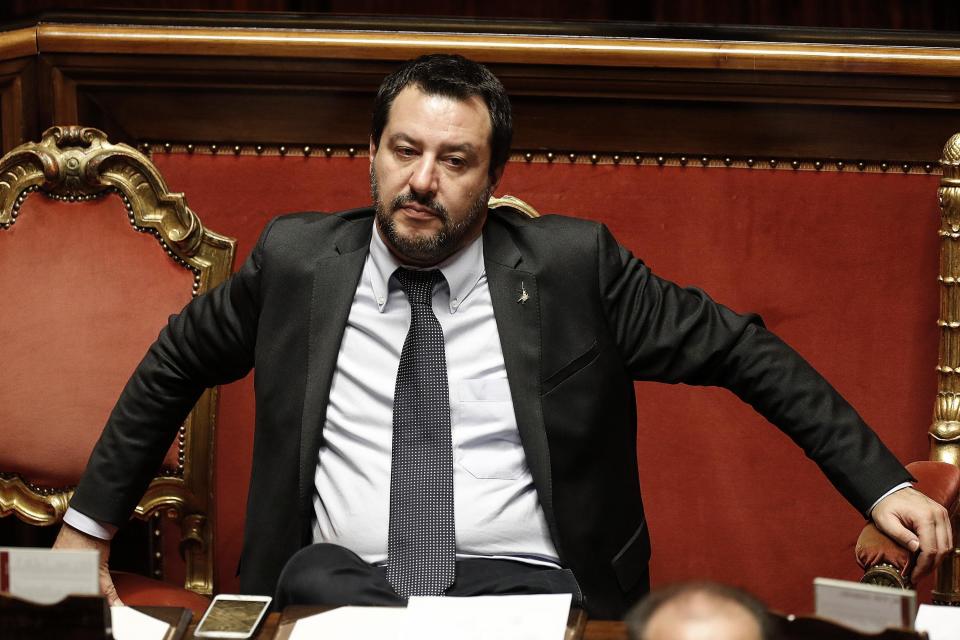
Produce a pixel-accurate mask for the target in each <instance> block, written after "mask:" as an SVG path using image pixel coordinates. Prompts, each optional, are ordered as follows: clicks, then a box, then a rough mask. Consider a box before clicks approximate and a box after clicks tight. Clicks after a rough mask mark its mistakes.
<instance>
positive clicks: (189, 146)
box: [187, 144, 193, 153]
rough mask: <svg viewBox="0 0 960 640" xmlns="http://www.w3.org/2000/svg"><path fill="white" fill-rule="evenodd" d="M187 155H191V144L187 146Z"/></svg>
mask: <svg viewBox="0 0 960 640" xmlns="http://www.w3.org/2000/svg"><path fill="white" fill-rule="evenodd" d="M187 153H193V145H192V144H188V145H187Z"/></svg>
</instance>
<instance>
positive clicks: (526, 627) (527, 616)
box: [403, 593, 570, 640]
mask: <svg viewBox="0 0 960 640" xmlns="http://www.w3.org/2000/svg"><path fill="white" fill-rule="evenodd" d="M569 615H570V594H569V593H566V594H550V595H531V596H477V597H473V598H410V604H409V605H408V606H407V620H406V624H405V625H404V628H405V630H406V635H405V636H404V638H403V640H413V639H415V638H418V639H420V640H450V638H457V640H563V637H564V633H565V632H566V629H567V618H568V617H569Z"/></svg>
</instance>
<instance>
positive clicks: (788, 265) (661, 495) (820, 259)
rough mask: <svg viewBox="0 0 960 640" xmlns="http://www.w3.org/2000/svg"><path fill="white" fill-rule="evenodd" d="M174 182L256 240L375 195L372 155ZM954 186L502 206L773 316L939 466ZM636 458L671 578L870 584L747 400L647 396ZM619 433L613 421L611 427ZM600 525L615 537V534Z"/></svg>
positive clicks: (717, 185)
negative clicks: (566, 221) (940, 329)
mask: <svg viewBox="0 0 960 640" xmlns="http://www.w3.org/2000/svg"><path fill="white" fill-rule="evenodd" d="M154 161H155V162H156V164H157V166H158V167H159V168H160V170H161V171H162V172H163V174H164V175H165V176H166V178H167V180H168V183H169V184H170V186H171V188H173V189H175V190H178V191H184V192H186V193H187V195H188V197H189V199H190V203H191V206H192V207H193V208H194V209H195V210H196V211H199V212H202V214H203V219H204V222H205V223H206V224H208V225H210V226H211V227H212V228H215V229H217V230H218V231H220V232H222V233H225V234H227V235H230V236H233V237H236V238H237V239H238V240H239V252H238V260H237V264H238V265H239V264H241V263H242V261H243V260H244V259H245V258H246V256H247V254H248V253H249V251H250V249H251V247H252V245H253V243H254V242H255V240H256V238H257V236H258V234H259V231H260V229H261V228H262V226H263V224H264V223H265V222H266V221H267V220H268V219H270V218H271V217H273V216H274V215H276V214H278V213H281V212H286V211H294V210H303V209H313V210H326V211H335V210H338V209H342V208H347V207H354V206H362V205H365V204H367V203H368V202H369V195H368V184H367V181H368V160H367V158H363V157H357V158H348V157H333V158H326V157H323V156H320V157H310V158H303V157H302V156H293V155H290V156H287V157H278V156H269V155H264V156H246V155H241V156H234V155H233V154H229V155H219V156H210V155H205V154H200V153H195V154H193V155H189V154H185V153H170V154H156V155H155V156H154ZM936 188H937V177H936V176H930V175H925V174H906V175H904V174H902V173H900V172H899V171H890V172H888V173H879V172H877V173H871V172H861V171H857V170H856V169H854V170H852V171H851V170H850V169H849V168H848V169H846V170H844V171H842V172H838V171H831V170H823V171H803V170H801V171H795V170H792V169H789V168H785V169H776V170H772V169H769V168H766V167H764V168H760V166H759V165H758V168H754V169H747V168H726V167H715V166H714V167H708V168H703V167H700V166H693V165H692V164H691V165H690V166H687V167H679V166H665V167H658V166H656V165H650V164H649V163H648V164H646V165H642V166H639V167H638V166H634V165H633V163H632V162H630V163H622V164H620V165H613V164H598V165H592V164H589V163H577V164H570V163H569V162H567V161H566V160H562V161H560V160H558V161H556V162H554V163H553V164H547V163H526V162H511V163H510V164H509V166H508V167H507V171H506V175H505V177H504V180H503V183H502V185H501V188H500V189H499V190H498V192H499V193H510V194H513V195H516V196H518V197H521V198H523V199H524V200H526V201H527V202H529V203H530V204H532V205H533V206H535V207H536V208H538V209H539V210H540V211H541V212H542V213H549V212H560V213H566V214H570V215H575V216H581V217H587V218H592V219H596V220H601V221H603V222H605V223H606V224H608V225H609V226H610V228H611V229H612V230H613V232H614V233H615V235H616V236H617V237H618V238H619V240H620V241H621V242H622V243H623V244H624V245H626V246H627V247H628V248H630V249H631V250H632V251H633V252H634V253H635V254H636V255H638V256H640V257H642V258H643V259H645V260H646V261H647V262H648V264H650V266H651V267H652V268H653V269H654V271H655V272H657V273H659V274H660V275H662V276H665V277H667V278H670V279H673V280H676V281H678V282H680V283H684V284H697V285H699V286H701V287H703V288H705V289H706V290H707V291H708V292H709V293H710V294H711V295H713V296H714V297H715V298H716V299H718V300H720V301H723V302H724V303H726V304H728V305H729V306H731V307H733V308H734V309H737V310H740V311H756V312H759V313H760V314H761V315H762V316H763V318H764V319H765V321H766V322H767V324H768V326H770V328H772V329H773V330H774V331H775V332H777V333H778V334H780V335H781V336H782V337H783V338H785V339H786V340H787V341H788V342H790V343H791V344H793V345H794V346H795V347H796V348H797V349H798V350H799V351H800V352H801V353H803V354H804V355H805V356H806V357H807V358H808V359H809V360H810V361H811V362H812V363H813V364H814V365H815V366H816V367H817V368H818V369H819V370H820V371H822V372H823V373H824V374H825V375H826V376H827V377H828V378H829V379H830V380H831V381H832V382H833V383H834V385H835V386H836V387H837V388H838V389H839V390H840V391H841V392H842V393H843V394H844V395H845V396H846V397H847V398H848V399H849V400H850V401H851V402H852V403H853V404H854V405H855V406H856V407H858V408H859V410H860V411H861V413H862V415H863V416H864V417H865V418H866V420H867V421H868V422H869V423H870V424H872V425H873V427H874V428H875V429H876V430H877V431H878V432H879V433H880V434H881V436H882V437H883V439H884V440H885V441H886V442H887V444H888V445H889V446H890V447H891V448H892V449H893V450H894V452H895V453H896V454H897V455H898V456H899V457H900V458H901V460H903V461H909V460H915V459H921V458H925V457H926V438H925V431H926V429H927V426H928V423H929V420H930V413H931V412H930V408H931V403H932V402H933V399H934V395H935V390H936V380H935V375H934V369H933V368H934V366H935V364H936V361H937V355H936V349H937V334H936V325H935V321H936V313H937V286H936V277H937V247H938V245H937V227H938V210H937V201H936ZM637 399H638V404H639V419H638V433H637V450H638V455H639V460H640V462H639V467H640V468H639V473H640V479H641V483H642V486H643V491H644V500H645V506H646V511H647V517H648V520H649V525H650V529H651V534H652V538H653V549H654V551H653V561H652V566H651V570H652V580H653V583H654V585H659V584H665V583H667V582H672V581H676V580H681V579H688V578H693V577H701V578H713V579H718V580H721V581H724V582H728V583H732V584H738V585H741V586H743V587H746V588H747V589H749V590H751V591H753V592H755V593H757V594H759V595H760V596H761V597H762V598H764V599H765V600H766V601H767V602H768V603H769V604H770V605H772V606H774V607H776V608H778V609H780V610H784V611H796V612H804V611H810V610H811V600H812V599H811V590H812V589H811V581H812V579H813V578H814V577H815V576H818V575H824V576H832V577H839V578H847V579H857V578H858V575H857V567H856V564H855V563H854V562H853V544H854V536H853V535H852V533H851V532H856V531H857V530H858V529H859V524H858V523H862V517H861V516H860V515H859V514H857V513H856V512H854V511H853V509H851V508H850V507H849V506H848V505H847V504H846V503H845V502H844V501H843V499H842V498H840V497H839V496H838V495H837V494H836V492H835V491H833V489H832V488H831V487H830V486H829V484H828V483H827V482H826V480H825V479H824V478H823V477H822V476H821V475H820V474H819V472H818V470H817V469H816V467H815V466H814V465H813V464H811V463H810V462H808V461H807V460H805V459H804V457H803V455H802V453H801V452H800V450H799V449H797V448H796V447H795V446H794V445H793V444H792V443H791V442H789V440H787V439H786V438H785V437H784V436H782V435H781V434H780V433H779V432H777V431H776V430H775V429H773V428H772V427H770V426H769V425H767V424H766V423H765V422H764V420H763V419H761V418H759V417H758V416H757V415H756V414H755V413H753V411H752V410H751V409H750V408H749V407H747V406H744V405H743V404H741V403H740V402H739V401H738V400H737V399H736V398H734V397H733V396H732V395H731V394H730V393H728V392H726V391H724V390H720V389H691V388H687V387H671V386H666V385H659V384H652V383H646V384H638V385H637ZM598 428H602V425H598ZM220 429H221V434H230V435H227V436H226V437H221V438H220V440H219V445H218V451H217V455H218V459H219V460H221V461H229V462H230V464H220V465H219V466H218V474H219V477H218V480H217V496H218V497H217V504H218V511H217V517H218V527H219V529H218V530H219V532H220V534H219V537H218V540H219V542H218V545H219V546H218V551H219V552H220V556H219V566H220V574H219V578H220V585H221V588H222V589H224V590H227V591H229V590H230V589H231V586H230V585H231V584H235V582H234V580H235V579H234V578H233V572H234V569H235V567H236V558H237V557H238V556H239V549H240V537H241V523H242V514H243V509H244V500H245V497H246V490H245V489H246V485H247V482H248V475H249V458H250V447H251V442H252V429H253V402H252V389H251V384H250V382H249V380H247V381H244V382H241V383H237V384H235V385H231V386H228V387H225V388H223V390H222V395H221V413H220ZM597 526H598V527H600V526H603V523H601V522H598V523H597Z"/></svg>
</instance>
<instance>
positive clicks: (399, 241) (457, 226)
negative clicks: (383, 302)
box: [370, 166, 490, 266]
mask: <svg viewBox="0 0 960 640" xmlns="http://www.w3.org/2000/svg"><path fill="white" fill-rule="evenodd" d="M370 196H371V197H372V198H373V206H374V208H375V210H376V221H377V226H378V227H379V228H380V232H381V233H382V234H383V236H384V239H385V240H386V241H387V244H388V245H390V247H392V248H393V250H394V251H395V252H396V253H397V254H398V256H399V257H401V258H404V259H406V260H407V261H409V262H410V263H411V264H418V265H428V266H432V265H435V264H437V263H439V262H440V261H442V260H444V259H445V258H447V257H449V256H450V255H452V254H453V253H454V252H456V251H457V250H458V249H460V248H461V247H462V246H463V242H464V238H466V236H467V235H468V234H469V233H470V232H471V231H473V229H474V228H475V227H476V225H477V223H478V222H479V221H480V220H481V218H482V217H483V215H484V213H486V211H487V201H488V200H489V199H490V188H489V187H487V188H486V189H484V191H483V193H481V194H480V196H479V197H478V198H477V199H476V200H474V201H473V202H472V203H471V204H470V207H469V208H468V209H467V212H466V215H464V217H463V218H462V219H460V220H456V221H455V220H452V219H451V217H450V213H449V211H447V208H446V207H444V206H443V205H442V204H440V203H439V202H437V201H436V200H435V199H434V198H433V197H430V196H418V195H416V194H414V193H410V192H408V193H401V194H399V195H397V197H395V198H394V199H393V201H392V202H390V204H389V206H388V205H387V204H385V203H384V202H383V200H382V199H381V198H380V185H379V183H378V182H377V172H376V170H375V169H374V168H373V167H372V166H371V167H370ZM411 202H415V203H417V204H419V205H421V206H424V207H428V208H429V209H430V210H431V211H433V212H434V213H435V214H436V215H437V217H438V218H439V219H440V220H441V221H442V222H443V226H442V227H441V228H440V229H439V230H438V231H435V232H433V233H426V234H423V233H417V234H413V235H404V234H403V233H401V232H400V230H399V229H397V224H396V222H395V220H394V213H395V212H396V211H397V210H398V209H401V208H402V207H403V206H405V205H407V204H409V203H411Z"/></svg>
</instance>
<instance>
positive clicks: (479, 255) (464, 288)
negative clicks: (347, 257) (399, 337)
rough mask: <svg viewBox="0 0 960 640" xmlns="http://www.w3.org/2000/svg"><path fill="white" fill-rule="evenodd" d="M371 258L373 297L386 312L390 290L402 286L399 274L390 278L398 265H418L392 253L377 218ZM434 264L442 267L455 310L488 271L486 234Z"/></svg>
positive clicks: (448, 301) (439, 267)
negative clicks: (484, 238) (385, 241)
mask: <svg viewBox="0 0 960 640" xmlns="http://www.w3.org/2000/svg"><path fill="white" fill-rule="evenodd" d="M370 260H371V261H372V262H373V269H371V270H370V287H371V289H372V290H373V297H374V299H375V300H376V301H377V308H378V309H379V311H380V313H383V311H384V309H385V308H386V306H387V300H388V299H389V295H388V294H389V292H390V290H391V289H399V288H400V283H399V282H397V280H396V278H391V277H392V276H393V272H394V271H396V270H397V269H398V268H399V267H407V268H412V269H415V268H416V267H409V266H408V265H404V264H403V263H401V262H400V261H399V260H397V257H396V256H394V255H393V254H392V253H390V250H389V249H388V248H387V245H386V244H385V243H384V242H383V239H382V238H381V237H380V230H379V229H378V228H377V224H376V222H374V223H373V234H372V235H371V238H370ZM431 268H432V269H440V272H441V273H442V274H443V277H444V278H445V279H446V281H447V285H448V287H449V300H447V305H448V307H449V309H450V313H451V314H453V313H456V312H457V309H459V308H460V306H461V305H462V304H463V303H464V301H465V300H466V299H467V297H468V296H469V295H470V292H472V291H473V290H474V288H476V286H477V284H478V283H479V282H480V279H481V278H482V277H483V276H484V275H485V273H486V271H485V269H484V265H483V234H481V235H479V236H477V238H476V240H473V241H472V242H471V243H470V244H468V245H467V246H465V247H464V248H462V249H460V250H459V251H457V252H456V253H454V254H453V255H452V256H450V257H448V258H447V259H446V260H444V261H443V262H441V263H440V264H438V265H436V266H435V267H431ZM441 289H442V287H441Z"/></svg>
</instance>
